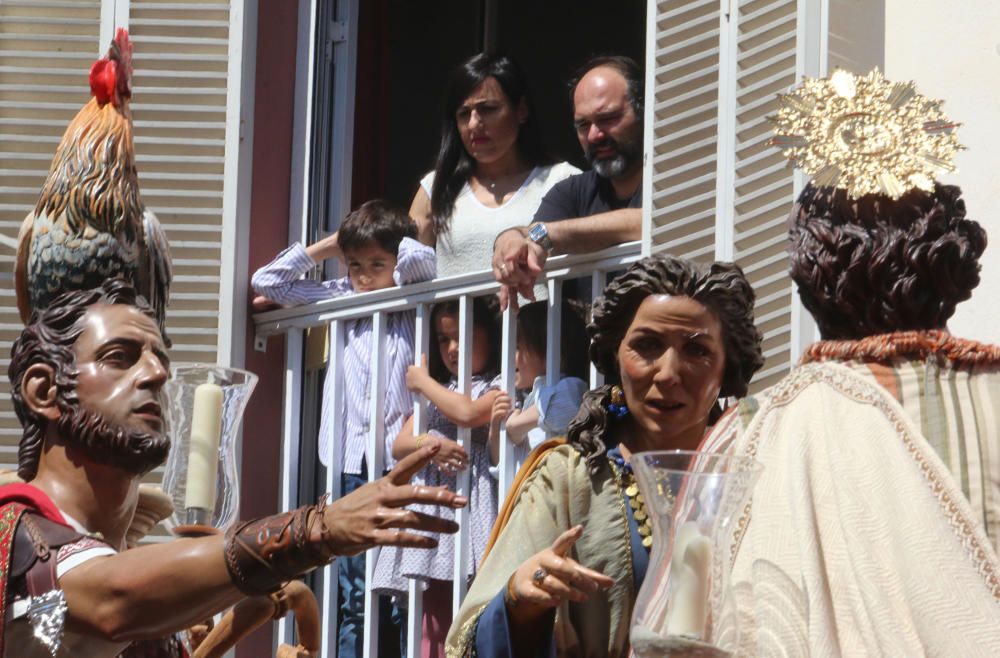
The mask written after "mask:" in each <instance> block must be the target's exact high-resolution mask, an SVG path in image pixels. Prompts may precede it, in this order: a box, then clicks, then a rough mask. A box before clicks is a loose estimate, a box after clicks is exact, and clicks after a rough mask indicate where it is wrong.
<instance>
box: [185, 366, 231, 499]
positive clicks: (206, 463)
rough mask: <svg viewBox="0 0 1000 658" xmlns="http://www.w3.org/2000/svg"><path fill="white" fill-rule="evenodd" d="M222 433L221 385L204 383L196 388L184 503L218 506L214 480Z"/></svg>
mask: <svg viewBox="0 0 1000 658" xmlns="http://www.w3.org/2000/svg"><path fill="white" fill-rule="evenodd" d="M221 434H222V387H221V386H219V385H217V384H202V385H200V386H199V387H198V388H196V389H195V390H194V407H193V409H192V410H191V440H190V445H189V448H188V472H187V486H186V487H185V490H184V507H186V508H187V507H199V508H201V509H206V510H214V509H215V481H216V474H217V472H218V464H219V436H220V435H221Z"/></svg>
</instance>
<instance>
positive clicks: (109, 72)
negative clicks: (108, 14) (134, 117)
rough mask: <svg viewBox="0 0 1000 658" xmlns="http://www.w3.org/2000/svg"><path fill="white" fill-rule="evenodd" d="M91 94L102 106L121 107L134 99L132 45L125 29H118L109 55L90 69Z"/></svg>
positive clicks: (109, 49)
mask: <svg viewBox="0 0 1000 658" xmlns="http://www.w3.org/2000/svg"><path fill="white" fill-rule="evenodd" d="M90 93H92V94H93V95H94V97H95V98H96V99H97V102H98V103H99V104H100V105H102V106H103V105H106V104H108V103H109V102H110V103H112V104H113V105H114V106H115V107H121V106H122V104H123V103H124V102H125V101H127V100H128V99H130V98H132V43H131V42H130V41H129V40H128V30H126V29H125V28H123V27H120V28H118V31H117V32H116V33H115V38H114V40H113V41H112V42H111V47H110V48H108V54H107V55H106V56H105V57H102V58H101V59H99V60H97V61H96V62H94V65H93V66H91V67H90Z"/></svg>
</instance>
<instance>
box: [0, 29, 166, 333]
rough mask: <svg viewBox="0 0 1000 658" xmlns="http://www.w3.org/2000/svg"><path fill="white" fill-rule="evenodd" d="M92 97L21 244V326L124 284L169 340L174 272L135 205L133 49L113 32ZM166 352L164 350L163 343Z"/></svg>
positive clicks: (155, 230)
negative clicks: (68, 297)
mask: <svg viewBox="0 0 1000 658" xmlns="http://www.w3.org/2000/svg"><path fill="white" fill-rule="evenodd" d="M90 90H91V94H92V96H93V98H91V99H90V101H89V102H88V103H87V104H86V105H84V106H83V108H82V109H81V110H80V111H79V112H78V113H77V115H76V116H75V117H74V118H73V120H72V121H71V122H70V124H69V127H68V128H67V129H66V133H65V134H64V135H63V137H62V140H61V141H60V142H59V146H58V147H57V148H56V153H55V157H53V158H52V166H51V167H50V169H49V175H48V178H46V180H45V184H44V185H43V186H42V191H41V193H40V194H39V196H38V202H37V203H36V204H35V209H34V210H33V211H32V212H30V213H28V216H27V217H26V218H25V219H24V223H23V224H22V225H21V231H20V234H19V235H18V248H17V258H16V261H15V265H14V284H15V289H16V293H17V308H18V312H19V313H20V315H21V320H22V321H23V322H28V321H29V319H30V317H31V314H32V312H33V311H35V310H38V309H43V308H45V307H47V306H48V305H49V304H50V303H51V302H52V300H53V299H55V298H56V297H58V296H59V295H60V294H62V293H64V292H67V291H70V290H87V289H90V288H95V287H97V286H99V285H101V284H102V283H103V282H104V281H105V280H107V279H109V278H113V277H121V278H124V279H126V280H127V281H129V282H131V283H132V285H133V286H134V287H135V289H136V291H137V292H138V293H139V294H141V295H142V296H143V297H145V298H146V300H147V301H148V302H149V304H150V305H151V306H152V307H153V310H154V311H155V313H156V320H157V323H158V324H159V325H160V331H161V332H162V333H163V338H164V340H165V341H166V340H167V335H166V332H165V323H166V307H167V300H168V297H169V293H170V282H171V279H172V278H173V268H172V265H171V260H170V248H169V245H168V242H167V236H166V234H165V232H164V231H163V228H162V227H161V226H160V223H159V221H157V219H156V216H155V215H154V214H153V213H152V211H150V210H149V209H148V208H146V207H145V205H144V204H143V202H142V197H141V195H140V194H139V177H138V172H137V171H136V167H135V149H134V142H133V137H132V111H131V109H130V108H129V102H130V100H131V98H132V44H131V43H130V42H129V38H128V33H127V32H126V31H125V30H124V29H121V28H119V30H118V32H117V34H116V35H115V38H114V40H113V41H112V42H111V47H110V48H109V49H108V54H107V55H106V56H105V57H103V58H101V59H99V60H97V61H96V62H94V65H93V66H92V67H91V69H90ZM168 344H169V342H168Z"/></svg>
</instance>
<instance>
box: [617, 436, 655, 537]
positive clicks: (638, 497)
mask: <svg viewBox="0 0 1000 658" xmlns="http://www.w3.org/2000/svg"><path fill="white" fill-rule="evenodd" d="M608 463H610V464H611V471H612V472H613V473H614V474H615V481H616V482H617V483H618V487H619V488H620V489H621V490H622V491H624V492H625V496H626V497H627V498H628V504H629V507H631V508H632V517H633V518H634V519H635V522H636V525H637V526H638V530H639V536H640V537H642V545H643V546H644V547H645V548H646V550H649V548H650V547H651V546H652V545H653V527H652V525H651V523H650V520H649V515H648V514H647V513H646V503H645V501H644V500H643V499H642V494H641V493H639V484H638V483H637V482H636V481H635V474H634V473H633V472H632V464H629V463H628V462H627V461H625V458H624V457H622V456H621V455H620V454H611V453H608Z"/></svg>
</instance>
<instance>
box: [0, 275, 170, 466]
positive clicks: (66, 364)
mask: <svg viewBox="0 0 1000 658" xmlns="http://www.w3.org/2000/svg"><path fill="white" fill-rule="evenodd" d="M95 304H127V305H129V306H133V307H135V308H137V309H138V310H139V311H140V312H142V314H143V315H145V316H147V317H149V318H150V319H151V320H153V321H154V322H155V321H156V316H155V314H154V312H153V310H152V308H150V306H149V305H148V304H147V303H146V300H145V299H144V298H143V297H141V296H139V295H137V294H136V292H135V289H134V288H133V287H132V286H131V285H130V284H129V283H127V282H126V281H124V280H123V279H119V278H114V279H110V280H108V281H106V282H105V283H104V284H103V285H102V286H101V287H100V288H95V289H93V290H78V291H73V292H67V293H63V294H62V295H60V296H58V297H56V298H55V299H54V300H53V301H52V303H51V305H50V306H48V307H47V308H43V309H35V311H34V312H33V313H32V315H31V320H30V321H29V323H28V326H27V327H25V328H24V330H23V331H22V332H21V335H20V336H19V337H18V338H17V339H16V340H15V341H14V345H13V347H12V348H11V359H10V366H9V367H8V369H7V377H8V379H9V380H10V385H11V398H12V400H13V403H14V412H15V413H16V414H17V418H18V420H19V421H21V425H22V426H23V428H24V429H23V432H22V435H21V441H20V443H19V445H18V449H17V463H18V468H17V474H18V475H19V476H20V477H21V479H23V480H25V481H29V480H31V479H33V478H34V477H35V474H36V472H37V471H38V461H39V458H40V456H41V453H42V449H43V447H44V444H45V431H46V425H47V422H48V421H47V419H46V418H44V417H43V416H40V415H38V414H36V413H35V412H33V411H32V410H31V409H30V408H29V407H28V405H27V404H26V403H25V401H24V397H23V395H22V393H21V385H22V383H23V379H24V374H25V372H26V371H27V369H28V368H29V367H31V366H33V365H35V364H38V363H41V364H44V365H47V366H49V367H50V368H52V370H53V371H54V372H55V385H56V403H57V405H58V406H59V410H60V412H61V416H60V420H59V421H57V424H58V427H59V430H60V432H62V433H70V432H71V433H74V434H75V435H76V436H77V438H78V439H79V442H80V443H83V444H85V445H87V446H91V445H93V446H95V447H96V448H97V449H98V450H104V449H105V447H106V446H105V445H103V442H102V441H100V440H99V439H100V438H101V437H98V434H99V433H101V432H104V433H107V434H108V435H109V438H110V439H111V440H112V441H113V442H115V443H116V445H113V446H110V447H112V448H113V449H114V450H115V456H116V458H117V459H118V460H119V461H121V462H122V463H123V465H124V466H125V467H126V468H129V469H130V470H133V471H135V472H141V473H145V472H147V471H149V470H151V469H152V468H155V467H156V466H157V465H158V464H160V463H162V461H163V460H164V459H166V456H167V455H166V452H167V449H168V448H169V441H168V440H166V438H165V437H159V436H156V437H152V436H145V435H144V436H141V437H133V438H135V439H137V440H134V441H132V445H130V446H127V447H122V446H121V444H122V443H124V442H126V441H128V439H129V437H127V436H125V434H124V433H123V432H124V430H121V429H119V428H109V427H107V426H106V424H105V423H103V422H101V421H100V419H97V418H94V417H93V412H89V411H88V410H82V409H81V408H80V402H79V398H78V397H77V394H76V381H77V376H78V375H79V371H78V370H77V369H76V354H75V352H74V350H73V347H74V345H75V344H76V341H77V339H78V338H79V337H80V335H81V334H82V333H83V329H84V323H83V322H81V320H82V318H83V317H84V315H85V314H86V313H87V310H88V309H89V308H90V307H91V306H94V305H95ZM88 413H89V417H88V415H87V414H88ZM123 452H124V453H126V454H123ZM129 453H131V454H129ZM153 462H155V463H153Z"/></svg>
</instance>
